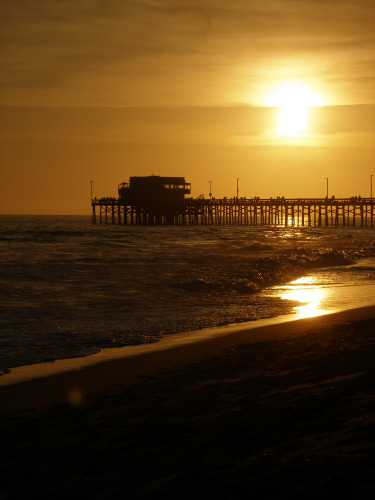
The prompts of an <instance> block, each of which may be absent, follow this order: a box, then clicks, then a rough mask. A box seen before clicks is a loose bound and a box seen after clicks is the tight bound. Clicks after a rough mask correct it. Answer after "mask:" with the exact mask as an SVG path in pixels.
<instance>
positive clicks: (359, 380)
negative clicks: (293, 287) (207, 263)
mask: <svg viewBox="0 0 375 500" xmlns="http://www.w3.org/2000/svg"><path fill="white" fill-rule="evenodd" d="M374 359H375V307H368V308H362V309H355V310H350V311H344V312H341V313H337V314H330V315H326V316H320V317H316V318H310V319H302V320H298V321H294V322H287V323H282V324H279V325H270V326H266V327H263V328H258V329H253V330H251V332H250V331H246V330H241V331H238V332H232V333H231V334H228V335H224V336H220V337H217V338H210V339H209V340H207V341H205V342H199V343H192V344H190V345H176V346H175V347H174V348H170V349H165V350H159V351H156V352H150V353H147V354H144V355H139V356H133V357H132V358H126V359H115V360H111V361H107V362H103V363H100V364H96V365H91V366H86V367H83V368H82V369H80V370H74V371H71V372H65V373H61V374H56V375H54V376H50V377H44V378H36V379H33V380H29V381H26V382H23V383H18V384H14V385H9V386H4V387H1V388H0V398H1V402H2V403H1V422H2V436H3V437H2V446H1V476H2V483H1V489H0V498H7V499H8V498H18V499H19V498H30V497H38V498H67V497H68V496H69V497H71V496H74V497H75V496H77V497H78V496H79V497H81V498H161V497H162V496H163V497H164V496H167V497H169V498H242V497H243V492H244V491H245V492H246V496H248V497H251V496H252V495H254V496H256V498H258V497H260V496H262V497H263V496H267V495H270V494H277V495H278V497H285V498H302V497H306V496H307V497H316V495H327V496H328V495H331V494H335V495H337V494H343V493H346V494H353V495H354V494H355V495H356V498H370V497H371V498H373V495H374V493H375V484H374V483H375V480H374V471H375V452H374V449H375V448H374V444H375V395H374V387H375V369H374Z"/></svg>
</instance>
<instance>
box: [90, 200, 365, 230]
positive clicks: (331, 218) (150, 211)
mask: <svg viewBox="0 0 375 500" xmlns="http://www.w3.org/2000/svg"><path fill="white" fill-rule="evenodd" d="M91 205H92V222H93V223H94V224H96V223H100V224H141V225H154V224H174V225H189V224H190V225H246V226H258V225H259V226H266V225H268V226H317V227H323V226H362V227H373V226H374V199H373V198H361V197H352V198H337V199H336V198H333V197H332V198H305V199H300V198H292V199H285V198H266V199H261V198H221V199H216V198H208V199H205V198H197V199H193V198H185V199H184V200H182V201H181V202H179V204H178V205H176V204H173V205H172V206H168V204H147V203H138V204H128V203H126V202H124V201H123V200H121V198H118V199H117V198H101V199H93V200H92V202H91Z"/></svg>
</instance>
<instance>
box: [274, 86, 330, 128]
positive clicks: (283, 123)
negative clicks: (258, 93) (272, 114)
mask: <svg viewBox="0 0 375 500" xmlns="http://www.w3.org/2000/svg"><path fill="white" fill-rule="evenodd" d="M267 104H268V105H269V106H276V107H278V108H280V111H279V114H278V128H277V133H278V134H279V135H281V136H284V137H298V136H302V135H304V134H305V133H306V131H307V130H308V129H309V108H310V107H311V106H321V105H322V104H323V102H322V99H321V98H320V97H319V96H318V95H317V94H315V93H314V92H313V91H312V90H310V89H309V88H308V87H307V86H306V85H304V84H302V83H299V82H285V83H283V84H280V85H278V86H277V87H275V88H274V89H273V91H272V92H271V93H270V94H269V96H268V98H267Z"/></svg>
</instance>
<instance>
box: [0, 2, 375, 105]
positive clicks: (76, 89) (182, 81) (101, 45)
mask: <svg viewBox="0 0 375 500" xmlns="http://www.w3.org/2000/svg"><path fill="white" fill-rule="evenodd" d="M0 8H1V19H2V21H1V22H2V30H1V45H2V50H1V53H2V61H1V64H2V68H3V73H2V78H1V82H2V84H1V85H2V91H3V96H4V97H3V99H4V100H6V101H8V102H14V103H27V102H28V100H29V102H30V103H35V104H46V103H47V104H53V103H54V100H55V102H58V103H59V104H62V103H63V102H66V104H68V105H69V104H75V105H79V104H81V103H89V102H94V101H95V99H103V102H104V103H105V104H109V103H111V104H115V103H116V99H119V100H120V104H129V103H131V102H135V103H136V104H139V105H142V104H150V103H152V99H153V98H154V99H156V100H157V101H158V102H161V103H164V104H165V103H166V102H167V101H168V99H171V100H173V99H174V100H175V101H176V103H178V104H181V103H183V102H184V101H185V103H186V104H189V103H190V104H191V103H197V102H198V101H199V93H201V103H204V102H206V99H207V98H208V95H207V93H208V91H204V87H211V88H212V92H213V93H215V92H217V94H218V95H220V94H223V95H222V97H221V100H222V102H225V101H227V102H228V100H230V99H228V93H227V92H228V88H229V87H230V86H232V87H233V86H234V85H236V82H238V81H239V80H240V78H242V77H243V74H244V73H246V74H247V75H248V78H249V80H250V79H251V78H254V79H259V78H262V77H263V75H264V73H265V72H267V71H268V72H270V71H273V70H274V68H275V67H279V68H285V71H288V68H289V66H293V64H294V65H298V64H301V61H303V60H305V64H306V65H307V66H310V67H313V68H314V71H315V72H316V73H317V74H318V76H319V75H321V74H323V72H324V71H326V72H331V73H332V71H333V70H334V69H337V68H336V67H335V61H337V60H340V62H341V63H342V64H343V65H342V66H341V67H340V68H339V69H340V71H339V75H340V79H341V80H348V81H349V79H350V75H349V72H348V71H346V67H345V64H346V66H347V68H349V69H350V68H351V67H352V65H353V64H354V63H355V61H357V60H358V59H365V58H364V57H363V54H364V53H366V54H367V58H368V61H369V64H371V63H372V65H374V56H373V54H374V47H375V41H374V30H373V22H374V17H375V4H374V2H373V1H363V0H359V1H355V2H354V1H349V0H342V1H340V2H336V1H330V2H326V1H323V0H305V1H303V0H302V1H298V2H297V1H295V0H285V1H282V2H281V1H279V0H258V1H252V2H249V1H245V0H231V1H229V0H228V1H221V0H205V1H204V2H203V1H201V0H127V1H122V0H80V1H79V2H77V1H76V0H64V1H61V0H34V1H33V2H31V1H30V0H17V1H16V2H15V1H14V0H0ZM361 53H362V57H361ZM262 68H263V70H262ZM356 76H357V78H358V79H360V78H361V77H362V78H363V77H367V78H369V75H368V69H367V70H366V68H365V67H364V68H363V69H362V72H359V73H358V74H357V75H356ZM359 83H360V81H359ZM196 84H197V86H198V88H197V90H196V91H195V92H193V91H192V87H193V86H194V85H196ZM120 86H122V87H123V89H124V95H126V96H127V97H126V98H125V97H123V98H121V92H119V88H120ZM149 87H154V89H155V96H154V97H153V93H152V92H150V90H149V89H148V88H149ZM143 89H144V90H143ZM141 90H142V92H141ZM224 94H225V95H224ZM368 94H369V89H368V88H367V87H366V95H368Z"/></svg>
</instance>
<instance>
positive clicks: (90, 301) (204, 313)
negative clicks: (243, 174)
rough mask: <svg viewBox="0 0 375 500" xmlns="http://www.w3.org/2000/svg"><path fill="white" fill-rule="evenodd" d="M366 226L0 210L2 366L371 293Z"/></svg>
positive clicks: (373, 279) (372, 263)
mask: <svg viewBox="0 0 375 500" xmlns="http://www.w3.org/2000/svg"><path fill="white" fill-rule="evenodd" d="M374 231H375V229H370V228H332V227H330V228H299V227H295V228H276V227H272V228H270V227H247V226H224V227H219V226H147V227H143V226H130V225H128V226H118V225H92V224H91V219H90V217H84V216H77V217H73V216H70V217H63V216H0V257H1V258H0V297H1V300H0V318H1V319H0V370H2V371H3V372H6V371H7V370H9V369H10V368H12V367H15V366H20V365H24V364H32V363H38V362H42V361H50V360H55V359H61V358H68V357H74V356H84V355H88V354H92V353H94V352H97V351H98V350H100V349H102V348H108V347H119V346H125V345H132V344H141V343H149V342H155V341H158V340H159V339H160V338H161V337H162V336H163V335H166V334H173V333H176V332H184V331H191V330H197V329H202V328H206V327H214V326H218V325H224V324H229V323H239V322H244V321H251V320H256V319H260V318H268V317H274V316H278V315H281V314H286V313H289V312H291V310H292V308H293V306H298V305H301V304H300V303H301V302H306V301H307V300H309V299H307V298H306V297H307V295H306V291H307V290H309V291H310V292H312V291H313V290H315V292H316V290H319V289H320V290H322V288H324V287H325V288H327V287H330V288H331V289H332V288H334V287H336V288H338V287H340V286H341V287H346V288H347V289H348V290H351V289H352V290H353V293H355V291H354V287H358V286H362V285H366V286H368V287H370V288H369V290H370V291H369V292H366V294H367V298H368V294H370V296H371V291H372V290H375V288H374V289H373V288H371V287H372V286H373V285H375V243H374V234H375V233H374ZM298 280H301V281H298ZM288 291H289V295H288ZM291 291H292V292H293V293H291ZM349 293H350V292H349ZM310 298H311V293H310ZM296 301H298V303H297V302H296ZM374 303H375V297H374ZM202 335H204V330H203V331H202Z"/></svg>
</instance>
